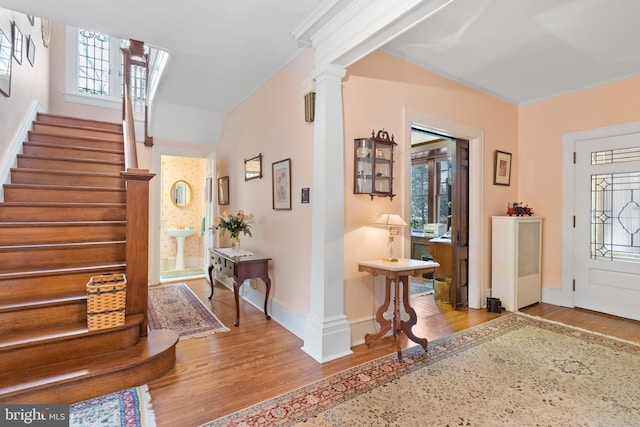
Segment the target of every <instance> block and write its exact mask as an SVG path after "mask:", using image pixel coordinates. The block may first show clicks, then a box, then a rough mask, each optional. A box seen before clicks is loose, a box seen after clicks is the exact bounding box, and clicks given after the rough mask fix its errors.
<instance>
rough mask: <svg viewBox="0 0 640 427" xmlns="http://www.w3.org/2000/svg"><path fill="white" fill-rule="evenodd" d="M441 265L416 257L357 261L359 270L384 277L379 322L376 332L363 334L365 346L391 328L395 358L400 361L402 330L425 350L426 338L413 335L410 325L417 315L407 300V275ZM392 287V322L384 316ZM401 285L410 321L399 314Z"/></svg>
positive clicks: (423, 272)
mask: <svg viewBox="0 0 640 427" xmlns="http://www.w3.org/2000/svg"><path fill="white" fill-rule="evenodd" d="M439 266H440V264H438V263H437V262H433V261H419V260H415V259H400V260H398V261H397V262H390V261H383V260H381V259H378V260H372V261H361V262H359V263H358V271H365V272H367V273H370V274H372V275H373V276H384V277H385V278H386V281H385V294H384V302H383V303H382V305H381V306H380V307H379V308H378V310H377V311H376V321H377V322H378V324H380V330H379V331H378V332H377V333H376V334H366V335H365V337H364V340H365V342H366V343H367V345H369V346H371V342H372V341H375V340H377V339H380V338H382V337H383V336H384V335H385V334H386V333H387V332H388V331H389V329H391V328H392V327H393V336H394V339H395V342H396V348H397V352H398V360H402V351H401V350H400V341H399V340H398V335H399V334H400V333H401V332H404V333H405V335H406V336H407V338H409V339H410V340H411V341H413V342H415V343H417V344H420V345H421V346H422V348H423V349H424V350H425V351H426V350H427V344H428V341H427V339H426V338H418V337H416V336H415V335H414V334H413V332H412V331H411V328H412V327H413V326H414V325H415V324H416V322H417V320H418V316H417V315H416V311H415V310H414V309H413V307H411V304H410V301H409V276H421V275H422V274H425V273H430V272H433V273H434V277H435V271H436V268H438V267H439ZM392 284H393V287H394V309H393V322H392V321H391V320H387V319H385V318H384V313H385V311H387V309H388V308H389V305H390V303H391V285H392ZM400 284H402V303H403V306H404V309H405V311H406V312H407V313H408V314H409V320H408V321H404V320H402V318H401V316H400Z"/></svg>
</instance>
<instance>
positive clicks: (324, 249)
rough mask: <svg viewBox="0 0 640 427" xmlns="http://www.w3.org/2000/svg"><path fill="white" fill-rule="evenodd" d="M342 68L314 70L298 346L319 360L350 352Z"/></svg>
mask: <svg viewBox="0 0 640 427" xmlns="http://www.w3.org/2000/svg"><path fill="white" fill-rule="evenodd" d="M345 74H346V70H345V69H344V68H341V67H336V66H333V65H328V66H326V67H324V68H323V69H321V70H316V72H315V77H314V78H315V81H316V111H315V122H314V134H313V186H312V188H311V190H312V194H313V196H312V200H313V202H312V206H311V223H312V230H311V301H310V311H309V313H308V314H307V317H306V324H305V332H304V346H303V347H302V349H303V350H304V351H305V352H307V353H308V354H309V355H310V356H311V357H313V358H314V359H316V360H317V361H319V362H321V363H322V362H327V361H329V360H333V359H337V358H339V357H342V356H346V355H348V354H351V353H352V351H351V329H350V326H349V322H348V321H347V317H346V316H345V314H344V134H343V124H342V119H343V114H342V78H343V77H344V75H345Z"/></svg>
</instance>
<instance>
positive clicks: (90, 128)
mask: <svg viewBox="0 0 640 427" xmlns="http://www.w3.org/2000/svg"><path fill="white" fill-rule="evenodd" d="M34 124H36V125H43V126H51V127H55V128H64V129H77V130H86V131H91V132H102V133H110V134H114V135H122V129H120V130H114V129H104V128H101V127H96V126H90V125H89V123H86V126H84V125H80V124H67V123H49V122H42V121H38V120H36V121H35V122H34Z"/></svg>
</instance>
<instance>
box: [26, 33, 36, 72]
mask: <svg viewBox="0 0 640 427" xmlns="http://www.w3.org/2000/svg"><path fill="white" fill-rule="evenodd" d="M27 59H28V60H29V63H31V66H32V67H33V66H34V65H35V62H36V44H35V43H34V41H33V37H31V36H29V39H28V41H27Z"/></svg>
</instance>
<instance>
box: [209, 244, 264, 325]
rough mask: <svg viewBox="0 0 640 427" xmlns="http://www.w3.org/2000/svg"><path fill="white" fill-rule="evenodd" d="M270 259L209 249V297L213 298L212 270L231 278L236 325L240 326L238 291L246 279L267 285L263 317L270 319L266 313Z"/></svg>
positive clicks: (220, 249)
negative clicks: (259, 280)
mask: <svg viewBox="0 0 640 427" xmlns="http://www.w3.org/2000/svg"><path fill="white" fill-rule="evenodd" d="M270 260H271V258H268V257H264V256H260V255H255V254H252V253H251V252H248V251H244V250H242V249H241V250H240V251H239V252H233V250H232V249H231V248H216V249H209V280H210V281H211V295H209V299H211V298H213V283H214V282H213V275H212V272H213V269H214V268H216V269H217V270H218V271H220V272H222V273H224V274H226V275H227V276H229V277H233V294H234V296H235V298H236V323H235V326H238V325H240V296H239V294H238V290H239V289H240V286H242V284H243V283H244V281H245V280H247V279H262V281H263V282H264V283H265V285H267V291H266V292H265V294H264V315H265V316H266V317H267V320H269V319H271V316H269V313H268V312H267V301H268V300H269V292H270V291H271V279H269V271H268V270H269V261H270Z"/></svg>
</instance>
